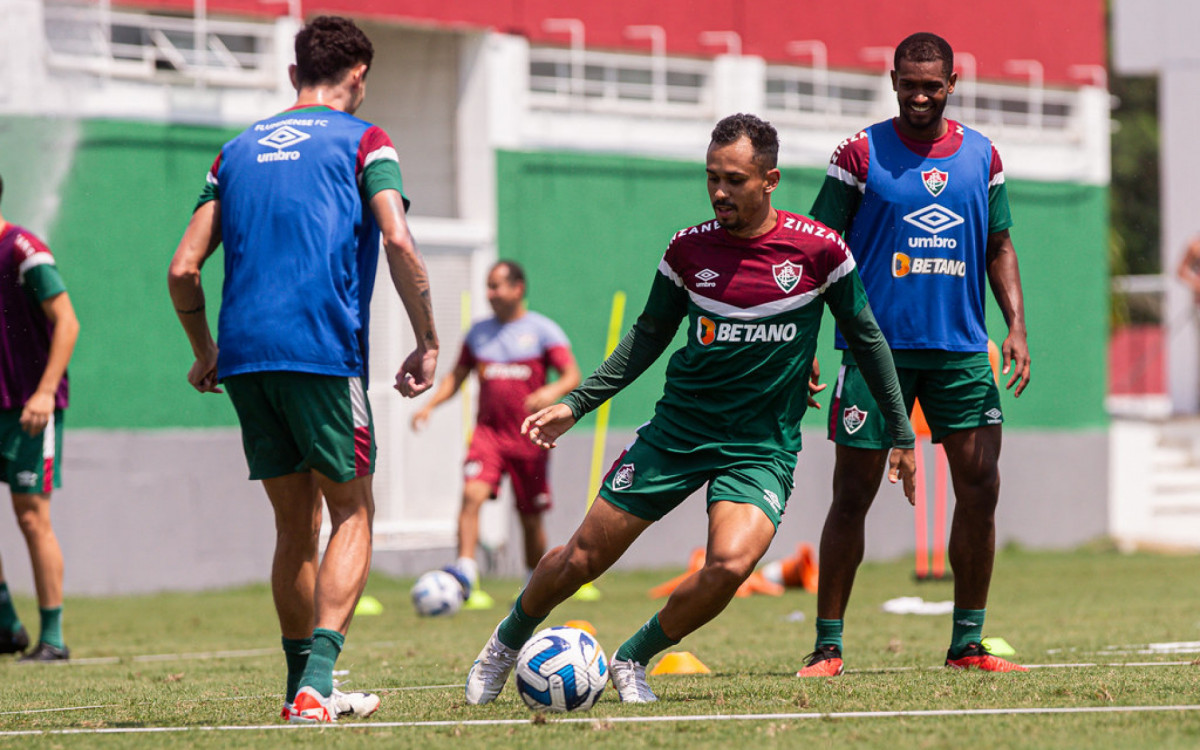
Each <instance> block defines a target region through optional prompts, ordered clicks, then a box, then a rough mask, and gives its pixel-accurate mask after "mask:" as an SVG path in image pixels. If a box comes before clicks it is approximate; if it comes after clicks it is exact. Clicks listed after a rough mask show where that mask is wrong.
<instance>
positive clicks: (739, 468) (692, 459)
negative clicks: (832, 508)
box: [600, 437, 796, 528]
mask: <svg viewBox="0 0 1200 750" xmlns="http://www.w3.org/2000/svg"><path fill="white" fill-rule="evenodd" d="M795 470H796V455H795V454H794V453H788V452H786V451H781V450H774V451H762V452H761V453H759V455H752V456H747V455H737V454H736V453H734V452H731V451H728V450H723V449H722V447H721V446H704V447H701V448H695V447H691V448H689V449H688V450H687V451H686V452H685V451H675V450H672V449H671V448H670V447H666V446H655V445H651V444H650V443H648V442H646V440H645V439H643V438H641V437H639V438H637V439H636V440H634V441H633V442H632V443H630V444H629V446H627V447H626V448H625V450H624V452H622V453H621V455H620V456H619V457H618V458H617V460H616V461H615V462H613V465H612V468H611V469H609V471H608V475H607V476H606V477H605V478H604V483H603V484H602V485H601V486H600V496H601V497H603V498H604V499H605V500H607V501H609V502H610V503H612V504H613V505H615V506H617V507H618V508H620V509H621V510H623V511H625V512H627V513H632V514H633V515H635V516H637V517H638V518H643V519H645V520H647V521H657V520H659V519H660V518H662V517H663V516H665V515H667V514H668V513H670V512H671V511H672V510H674V509H675V507H676V506H678V505H679V504H680V503H681V502H683V501H684V499H686V498H687V497H688V496H689V495H691V494H692V493H693V492H695V491H696V490H698V489H699V488H700V487H701V486H702V485H704V484H705V483H706V482H707V483H708V505H709V506H711V505H712V504H713V503H716V502H720V501H722V500H728V501H730V502H734V503H750V504H751V505H756V506H758V507H759V508H760V509H762V512H763V513H765V514H766V515H767V518H769V519H771V523H772V524H773V525H774V526H775V528H779V522H780V521H781V520H783V511H784V508H785V507H786V506H787V501H788V497H789V496H790V495H791V494H792V481H793V479H792V476H793V474H794V472H795Z"/></svg>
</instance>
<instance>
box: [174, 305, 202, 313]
mask: <svg viewBox="0 0 1200 750" xmlns="http://www.w3.org/2000/svg"><path fill="white" fill-rule="evenodd" d="M175 312H177V313H179V314H180V315H195V314H196V313H202V312H204V304H203V303H201V305H200V306H199V307H193V308H192V309H191V310H180V309H179V308H178V307H177V308H175Z"/></svg>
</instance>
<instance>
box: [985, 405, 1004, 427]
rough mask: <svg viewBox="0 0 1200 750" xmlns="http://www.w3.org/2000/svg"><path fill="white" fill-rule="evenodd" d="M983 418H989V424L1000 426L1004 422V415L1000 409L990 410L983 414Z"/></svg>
mask: <svg viewBox="0 0 1200 750" xmlns="http://www.w3.org/2000/svg"><path fill="white" fill-rule="evenodd" d="M983 416H985V417H987V418H988V424H999V423H1000V422H1002V421H1004V420H1003V419H1002V418H1001V417H1002V416H1003V415H1002V414H1001V413H1000V410H999V409H994V408H993V409H988V410H987V411H985V412H984V413H983Z"/></svg>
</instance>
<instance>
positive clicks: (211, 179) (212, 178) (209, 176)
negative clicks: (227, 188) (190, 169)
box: [204, 172, 221, 185]
mask: <svg viewBox="0 0 1200 750" xmlns="http://www.w3.org/2000/svg"><path fill="white" fill-rule="evenodd" d="M204 181H205V182H206V183H208V184H209V185H220V184H221V183H220V182H218V181H217V176H216V175H215V174H213V173H212V172H205V173H204Z"/></svg>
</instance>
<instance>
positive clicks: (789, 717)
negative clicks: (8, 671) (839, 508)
mask: <svg viewBox="0 0 1200 750" xmlns="http://www.w3.org/2000/svg"><path fill="white" fill-rule="evenodd" d="M1188 711H1200V705H1183V706H1078V707H1073V708H1072V707H1065V708H976V709H967V710H953V709H941V710H932V711H843V712H838V713H805V714H797V713H771V714H703V715H699V716H606V717H594V718H592V717H578V718H574V717H568V718H561V719H557V718H551V719H548V721H547V723H553V724H663V723H668V724H669V723H681V722H699V721H713V722H718V721H800V720H806V719H890V718H926V717H945V716H1013V715H1026V716H1036V715H1042V716H1046V715H1058V714H1117V713H1167V712H1172V713H1182V712H1188ZM523 724H524V725H532V724H533V720H532V719H468V720H463V721H450V720H447V721H380V722H373V721H365V722H363V721H346V722H340V723H335V724H309V725H303V724H261V725H258V726H212V727H111V728H109V727H103V728H96V729H26V730H15V731H7V732H0V737H18V736H42V735H60V734H61V735H67V734H155V733H163V732H245V731H267V730H281V729H286V730H303V729H342V728H346V727H349V728H351V729H358V730H363V729H407V728H413V727H463V726H471V727H489V726H519V725H523Z"/></svg>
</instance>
